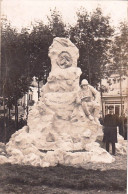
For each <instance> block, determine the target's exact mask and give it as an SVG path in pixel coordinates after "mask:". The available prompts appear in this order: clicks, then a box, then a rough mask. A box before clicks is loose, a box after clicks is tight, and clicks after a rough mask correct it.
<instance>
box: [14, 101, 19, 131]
mask: <svg viewBox="0 0 128 194" xmlns="http://www.w3.org/2000/svg"><path fill="white" fill-rule="evenodd" d="M15 129H16V130H18V105H17V100H16V101H15Z"/></svg>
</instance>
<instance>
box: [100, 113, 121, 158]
mask: <svg viewBox="0 0 128 194" xmlns="http://www.w3.org/2000/svg"><path fill="white" fill-rule="evenodd" d="M117 126H119V117H118V116H117V115H115V114H112V110H110V113H109V114H108V115H106V116H105V118H104V138H103V141H104V142H105V143H106V151H107V152H109V144H110V143H111V144H112V154H113V155H115V152H116V151H115V143H117Z"/></svg>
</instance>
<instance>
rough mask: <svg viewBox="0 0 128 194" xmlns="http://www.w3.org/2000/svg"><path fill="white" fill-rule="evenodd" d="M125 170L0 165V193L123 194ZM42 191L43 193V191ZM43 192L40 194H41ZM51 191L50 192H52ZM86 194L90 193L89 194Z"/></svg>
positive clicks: (124, 191) (124, 190)
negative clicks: (106, 193)
mask: <svg viewBox="0 0 128 194" xmlns="http://www.w3.org/2000/svg"><path fill="white" fill-rule="evenodd" d="M126 177H127V176H126V170H115V169H111V170H107V171H100V170H87V169H83V168H74V167H69V166H63V165H58V166H56V167H49V168H41V167H32V166H21V165H12V164H3V165H0V193H2V194H6V193H24V194H25V193H26V194H28V193H32V194H39V193H47V192H48V193H49V194H51V193H64V191H65V192H66V191H67V190H69V191H68V193H73V191H74V192H75V191H77V192H76V193H82V192H84V193H85V192H86V191H91V190H93V191H94V193H96V191H98V190H102V191H104V192H105V191H107V192H108V193H110V192H112V193H124V194H125V193H126V181H127V180H126ZM43 189H44V190H43ZM43 191H44V192H43ZM53 191H54V192H53ZM89 193H90V192H89Z"/></svg>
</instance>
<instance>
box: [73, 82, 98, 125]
mask: <svg viewBox="0 0 128 194" xmlns="http://www.w3.org/2000/svg"><path fill="white" fill-rule="evenodd" d="M76 102H77V103H78V104H79V103H80V104H81V105H82V108H83V111H84V113H85V115H86V116H87V117H88V118H89V120H91V121H93V120H94V121H95V122H96V123H98V124H99V120H98V117H99V112H100V95H99V92H98V91H97V90H96V89H95V88H94V87H93V86H91V85H89V84H88V81H87V80H86V79H83V80H82V82H81V89H80V91H79V93H78V97H77V100H76Z"/></svg>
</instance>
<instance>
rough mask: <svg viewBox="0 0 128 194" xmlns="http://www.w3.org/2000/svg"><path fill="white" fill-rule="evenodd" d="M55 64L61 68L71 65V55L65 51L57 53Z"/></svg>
mask: <svg viewBox="0 0 128 194" xmlns="http://www.w3.org/2000/svg"><path fill="white" fill-rule="evenodd" d="M57 65H58V66H59V67H60V68H61V69H65V68H68V67H71V66H72V57H71V55H70V54H69V53H68V52H66V51H63V52H61V53H60V54H59V55H58V59H57Z"/></svg>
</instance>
